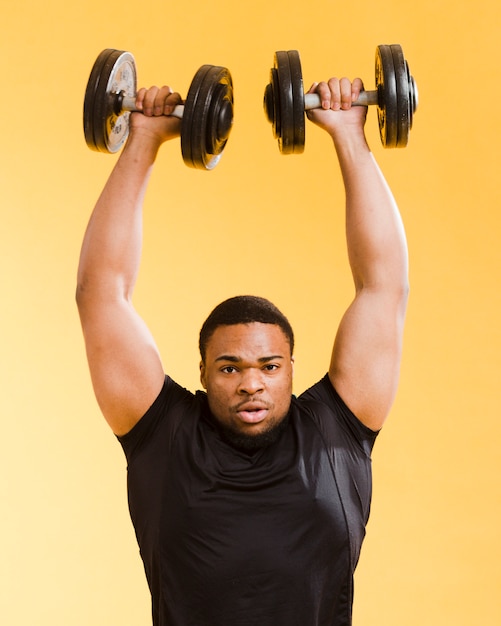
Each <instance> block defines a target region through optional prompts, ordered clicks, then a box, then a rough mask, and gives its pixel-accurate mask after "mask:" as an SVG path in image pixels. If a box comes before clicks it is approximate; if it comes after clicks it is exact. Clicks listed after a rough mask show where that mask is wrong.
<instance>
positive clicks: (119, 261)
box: [78, 136, 158, 298]
mask: <svg viewBox="0 0 501 626" xmlns="http://www.w3.org/2000/svg"><path fill="white" fill-rule="evenodd" d="M157 151H158V143H157V142H155V141H153V140H149V139H148V140H146V141H145V139H144V136H138V137H135V136H130V137H129V140H128V142H127V144H126V146H125V148H124V150H123V151H122V153H121V154H120V157H119V159H118V161H117V163H116V165H115V167H114V169H113V171H112V173H111V175H110V177H109V179H108V182H107V183H106V185H105V187H104V189H103V191H102V193H101V195H100V197H99V199H98V201H97V203H96V206H95V208H94V211H93V213H92V216H91V218H90V221H89V224H88V227H87V231H86V233H85V237H84V241H83V245H82V251H81V256H80V263H79V268H78V294H79V296H80V298H81V297H83V296H85V295H86V294H89V293H90V294H92V295H99V294H102V295H107V296H108V297H113V296H119V297H126V298H128V297H130V295H131V292H132V289H133V287H134V284H135V280H136V276H137V273H138V269H139V263H140V255H141V245H142V206H143V200H144V195H145V191H146V186H147V184H148V181H149V178H150V175H151V171H152V168H153V164H154V161H155V158H156V154H157Z"/></svg>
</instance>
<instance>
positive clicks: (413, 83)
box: [405, 61, 419, 128]
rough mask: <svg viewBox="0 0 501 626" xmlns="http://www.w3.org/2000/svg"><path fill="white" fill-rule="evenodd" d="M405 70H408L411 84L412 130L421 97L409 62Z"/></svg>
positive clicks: (410, 108) (410, 125)
mask: <svg viewBox="0 0 501 626" xmlns="http://www.w3.org/2000/svg"><path fill="white" fill-rule="evenodd" d="M405 68H406V70H407V80H408V82H409V94H410V107H409V111H410V122H409V127H410V128H412V122H413V120H414V113H415V112H416V109H417V107H418V102H419V95H418V88H417V85H416V81H415V80H414V77H413V76H411V72H410V69H409V64H408V63H407V61H406V62H405Z"/></svg>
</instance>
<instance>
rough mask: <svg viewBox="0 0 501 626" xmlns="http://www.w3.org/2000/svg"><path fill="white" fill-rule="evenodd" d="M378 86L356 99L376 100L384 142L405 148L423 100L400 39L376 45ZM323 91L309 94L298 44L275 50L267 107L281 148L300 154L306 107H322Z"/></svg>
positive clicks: (361, 101)
mask: <svg viewBox="0 0 501 626" xmlns="http://www.w3.org/2000/svg"><path fill="white" fill-rule="evenodd" d="M375 73H376V90H374V91H363V92H361V93H360V96H359V98H358V100H357V101H356V102H354V103H353V104H354V105H358V106H368V105H377V113H378V121H379V134H380V137H381V142H382V144H383V146H384V147H385V148H403V147H405V146H406V145H407V142H408V140H409V131H410V129H411V128H412V120H413V116H414V113H415V111H416V108H417V105H418V91H417V85H416V83H415V81H414V78H413V77H412V76H411V74H410V71H409V65H408V63H407V61H406V60H405V58H404V55H403V52H402V48H401V46H399V45H398V44H394V45H390V46H386V45H380V46H378V47H377V49H376V68H375ZM320 106H321V103H320V97H319V96H318V94H305V93H304V89H303V77H302V70H301V61H300V58H299V52H298V51H297V50H289V51H288V52H284V51H282V52H276V53H275V57H274V66H273V68H272V69H271V71H270V82H269V84H268V85H267V86H266V89H265V94H264V109H265V114H266V117H267V118H268V121H269V122H270V123H271V124H272V127H273V135H274V137H275V139H278V146H279V149H280V152H281V153H282V154H300V153H301V152H303V150H304V144H305V126H306V124H305V116H304V112H305V110H310V109H315V108H320Z"/></svg>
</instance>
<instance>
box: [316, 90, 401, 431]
mask: <svg viewBox="0 0 501 626" xmlns="http://www.w3.org/2000/svg"><path fill="white" fill-rule="evenodd" d="M361 88H362V83H361V81H360V80H359V79H357V80H355V81H354V82H353V84H352V83H351V81H349V80H347V79H341V81H339V80H337V79H331V80H330V81H329V82H328V83H320V84H318V85H314V86H313V87H312V91H313V90H316V91H317V92H318V93H319V94H320V96H321V100H322V102H323V107H324V109H323V110H313V111H311V112H309V113H308V117H309V118H310V119H311V120H312V121H313V122H315V123H316V124H318V125H319V126H321V127H322V128H324V129H325V130H326V131H327V132H328V133H329V134H330V136H331V137H332V139H333V141H334V146H335V149H336V152H337V156H338V160H339V164H340V167H341V172H342V176H343V181H344V186H345V191H346V236H347V245H348V256H349V261H350V266H351V270H352V274H353V280H354V284H355V298H354V300H353V302H352V303H351V305H350V306H349V308H348V310H347V311H346V313H345V315H344V316H343V319H342V321H341V324H340V326H339V329H338V332H337V335H336V339H335V342H334V348H333V352H332V359H331V364H330V368H329V376H330V379H331V381H332V383H333V385H334V386H335V388H336V389H337V391H338V393H339V394H340V395H341V397H342V398H343V399H344V401H345V402H346V404H347V405H348V406H349V407H350V408H351V410H352V411H353V412H354V413H355V415H357V417H358V418H359V419H360V420H361V421H362V422H363V423H364V424H366V425H367V426H368V427H369V428H371V429H373V430H379V429H380V428H381V427H382V425H383V423H384V421H385V419H386V417H387V415H388V413H389V410H390V408H391V405H392V403H393V400H394V397H395V394H396V390H397V385H398V380H399V373H400V360H401V352H402V336H403V326H404V318H405V311H406V305H407V295H408V260H407V246H406V239H405V233H404V229H403V225H402V221H401V218H400V215H399V212H398V208H397V205H396V203H395V200H394V198H393V195H392V193H391V191H390V189H389V187H388V185H387V183H386V181H385V179H384V177H383V175H382V173H381V171H380V169H379V167H378V165H377V164H376V162H375V160H374V157H373V155H372V153H371V152H370V149H369V147H368V145H367V142H366V139H365V136H364V130H363V129H364V124H365V115H366V109H365V108H364V107H353V108H352V107H351V102H352V101H354V100H355V99H356V98H357V97H358V94H359V93H360V90H361Z"/></svg>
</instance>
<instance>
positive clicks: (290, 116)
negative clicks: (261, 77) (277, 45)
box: [274, 51, 294, 154]
mask: <svg viewBox="0 0 501 626" xmlns="http://www.w3.org/2000/svg"><path fill="white" fill-rule="evenodd" d="M274 68H275V70H276V79H277V87H278V93H279V94H280V95H279V99H278V104H279V107H280V111H279V116H280V132H279V134H278V137H277V139H278V147H279V150H280V152H281V153H282V154H291V153H292V152H294V95H293V92H292V76H291V71H290V66H289V55H288V54H287V52H284V51H279V52H275V60H274Z"/></svg>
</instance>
